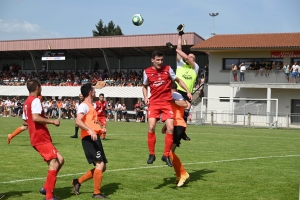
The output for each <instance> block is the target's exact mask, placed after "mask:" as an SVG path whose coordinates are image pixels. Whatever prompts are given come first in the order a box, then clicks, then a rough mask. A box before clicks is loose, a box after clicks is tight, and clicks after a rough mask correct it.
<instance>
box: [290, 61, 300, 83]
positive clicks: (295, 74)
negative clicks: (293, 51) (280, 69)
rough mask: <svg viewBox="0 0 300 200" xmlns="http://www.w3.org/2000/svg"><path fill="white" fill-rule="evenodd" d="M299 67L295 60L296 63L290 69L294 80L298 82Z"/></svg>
mask: <svg viewBox="0 0 300 200" xmlns="http://www.w3.org/2000/svg"><path fill="white" fill-rule="evenodd" d="M298 68H299V66H298V65H297V63H296V62H295V63H294V65H293V66H292V68H291V69H290V71H291V72H292V82H293V83H296V78H297V76H298Z"/></svg>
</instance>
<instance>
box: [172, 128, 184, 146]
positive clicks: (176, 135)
mask: <svg viewBox="0 0 300 200" xmlns="http://www.w3.org/2000/svg"><path fill="white" fill-rule="evenodd" d="M184 130H185V127H183V126H174V132H173V144H176V146H178V147H179V146H180V144H181V143H180V140H181V138H182V135H183V134H184Z"/></svg>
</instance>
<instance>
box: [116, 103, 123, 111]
mask: <svg viewBox="0 0 300 200" xmlns="http://www.w3.org/2000/svg"><path fill="white" fill-rule="evenodd" d="M117 110H118V111H119V110H122V105H121V104H120V103H119V104H118V107H117Z"/></svg>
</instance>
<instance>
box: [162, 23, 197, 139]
mask: <svg viewBox="0 0 300 200" xmlns="http://www.w3.org/2000/svg"><path fill="white" fill-rule="evenodd" d="M177 31H178V42H177V48H176V47H174V46H173V45H172V44H171V43H170V42H168V43H167V44H166V45H167V47H169V48H170V49H171V50H175V51H176V53H177V56H176V61H177V68H176V76H177V77H178V78H180V79H181V80H182V81H183V82H184V83H185V84H186V86H187V88H188V89H189V91H190V93H191V94H193V89H194V85H195V82H196V80H197V75H198V71H199V66H198V64H197V63H196V62H195V59H196V57H195V55H194V54H192V53H190V54H188V55H187V54H186V53H184V52H183V51H182V35H183V34H184V32H183V31H184V24H180V25H179V26H178V27H177ZM177 86H178V92H179V93H180V94H181V95H182V96H183V97H184V99H185V100H188V101H189V98H188V97H187V92H186V91H185V90H184V89H183V88H182V87H180V86H179V85H178V84H177ZM188 115H189V110H185V112H184V120H185V122H187V117H188ZM182 139H184V140H187V141H189V140H190V138H189V137H188V136H187V135H186V133H185V134H184V135H183V138H182Z"/></svg>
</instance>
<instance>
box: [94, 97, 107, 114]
mask: <svg viewBox="0 0 300 200" xmlns="http://www.w3.org/2000/svg"><path fill="white" fill-rule="evenodd" d="M105 109H106V101H103V102H101V101H97V102H96V109H95V110H96V111H97V114H98V116H106V113H105Z"/></svg>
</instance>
